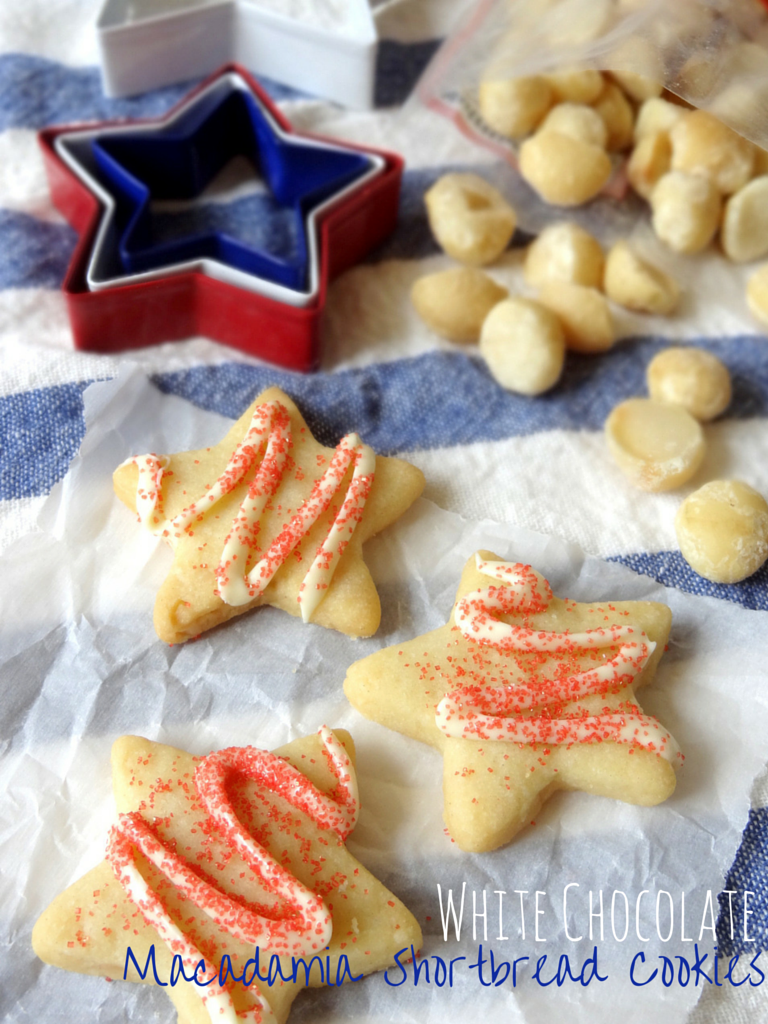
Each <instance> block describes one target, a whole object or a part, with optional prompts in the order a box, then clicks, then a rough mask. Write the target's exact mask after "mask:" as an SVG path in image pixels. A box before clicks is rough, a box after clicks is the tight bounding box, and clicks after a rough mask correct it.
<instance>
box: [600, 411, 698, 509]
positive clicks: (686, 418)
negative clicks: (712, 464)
mask: <svg viewBox="0 0 768 1024" xmlns="http://www.w3.org/2000/svg"><path fill="white" fill-rule="evenodd" d="M605 436H606V439H607V441H608V447H609V449H610V451H611V454H612V455H613V457H614V459H615V460H616V464H617V465H618V467H619V469H621V471H622V472H623V473H624V475H625V476H626V477H627V478H628V479H629V480H630V481H631V482H632V483H633V484H634V485H635V486H636V487H639V488H640V490H642V491H671V490H672V489H673V488H675V487H680V486H681V484H684V483H685V482H686V480H690V478H691V477H692V476H693V474H694V473H695V472H696V470H697V469H698V468H699V466H700V465H701V461H702V459H703V458H704V433H703V431H702V429H701V425H700V424H699V423H698V421H697V420H695V419H694V418H693V416H690V415H689V414H688V413H687V412H686V411H685V409H681V408H680V407H679V406H676V405H665V404H664V403H663V402H655V401H653V400H652V399H650V398H629V399H627V401H626V402H622V403H621V405H617V406H616V408H615V409H614V410H613V412H612V413H611V415H610V416H609V417H608V419H607V420H606V423H605Z"/></svg>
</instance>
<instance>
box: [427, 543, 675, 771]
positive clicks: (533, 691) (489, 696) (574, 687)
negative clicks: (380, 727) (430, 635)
mask: <svg viewBox="0 0 768 1024" xmlns="http://www.w3.org/2000/svg"><path fill="white" fill-rule="evenodd" d="M476 564H477V568H478V570H479V571H480V572H482V573H483V574H484V575H486V576H490V577H492V578H494V579H497V580H500V581H502V582H503V583H504V585H503V586H489V587H483V588H480V589H478V590H474V591H472V592H471V593H469V594H467V595H466V596H465V597H464V598H463V599H462V600H461V601H459V602H458V604H457V607H456V613H455V621H456V625H457V626H458V628H459V629H460V630H461V632H462V635H463V636H464V637H465V638H466V639H468V640H472V641H474V642H475V643H478V644H481V645H484V646H490V647H494V648H495V649H497V650H499V651H509V652H512V651H519V652H523V653H531V652H537V653H547V654H559V655H562V656H563V657H564V658H567V657H572V656H573V655H574V654H575V653H576V652H578V651H588V650H600V649H601V648H604V647H612V646H616V645H619V650H618V652H617V653H616V654H615V655H614V656H613V657H612V658H611V659H610V660H608V661H605V662H603V664H601V665H600V666H598V667H597V668H590V669H587V670H585V671H583V672H576V673H572V674H570V675H568V676H566V677H564V678H559V679H551V680H540V679H537V680H536V681H533V682H528V681H523V682H521V683H515V684H511V685H503V686H488V687H486V686H479V685H477V684H469V685H459V686H456V687H454V688H453V689H452V690H451V691H450V692H449V693H448V694H446V696H445V697H444V698H443V699H442V700H441V701H440V703H439V704H438V705H437V708H436V713H435V721H436V724H437V726H438V728H439V729H440V730H441V731H442V732H443V733H444V734H445V735H446V736H451V737H455V738H463V739H470V738H471V739H484V740H506V741H509V742H515V743H526V744H535V743H544V744H564V745H570V744H572V743H595V742H601V741H603V740H612V741H614V742H617V743H626V744H630V745H632V746H634V747H640V748H643V749H645V750H649V751H653V752H654V753H657V754H659V755H660V756H661V757H663V758H665V759H666V760H668V761H671V762H674V761H677V760H679V761H682V754H681V753H680V750H679V747H678V745H677V743H676V742H675V740H674V738H673V737H672V736H671V734H670V733H669V732H667V730H666V729H664V728H663V726H662V725H661V724H660V722H658V720H657V719H655V718H652V717H651V716H649V715H645V714H643V712H642V711H641V710H640V708H639V707H638V706H637V705H636V704H632V703H630V702H623V703H622V704H620V705H619V707H617V708H614V709H611V710H610V711H609V710H606V711H604V712H602V713H600V714H597V715H595V714H593V713H592V712H590V711H589V710H588V709H586V708H585V707H583V706H581V705H579V704H578V703H576V704H574V702H576V701H578V700H580V699H582V698H584V697H590V696H596V695H605V694H608V693H617V692H618V691H619V690H621V689H624V688H625V687H628V686H630V685H631V684H632V683H633V682H634V680H635V678H636V677H637V676H638V675H639V673H640V672H641V671H642V670H643V668H644V667H645V665H646V664H647V663H648V659H649V658H650V657H651V655H652V654H653V652H654V650H655V649H656V644H655V643H654V642H653V641H651V640H649V639H648V637H647V636H646V635H645V633H643V632H642V631H640V632H639V633H637V632H636V631H635V630H634V629H633V628H632V627H631V626H621V625H616V624H613V625H608V626H605V627H601V628H599V629H589V630H586V631H585V632H583V633H557V632H551V631H548V630H541V629H535V628H531V627H530V626H525V625H521V624H509V623H506V622H503V621H501V620H500V619H499V618H498V616H500V615H510V614H523V615H534V614H536V613H538V612H542V611H545V610H546V609H547V607H548V606H549V603H550V601H551V600H552V591H551V589H550V587H549V584H548V583H547V582H546V580H542V579H540V578H539V577H538V576H537V575H536V573H534V572H533V570H532V569H531V567H530V566H526V565H521V564H519V563H518V564H513V563H510V562H490V561H484V560H483V559H481V558H480V557H479V556H477V558H476ZM566 704H568V705H571V706H570V707H569V708H568V711H567V712H566V713H565V714H563V715H560V714H559V713H560V711H561V710H562V709H563V707H564V705H566ZM537 711H538V712H539V713H538V714H536V713H534V714H530V712H537ZM526 712H528V714H526Z"/></svg>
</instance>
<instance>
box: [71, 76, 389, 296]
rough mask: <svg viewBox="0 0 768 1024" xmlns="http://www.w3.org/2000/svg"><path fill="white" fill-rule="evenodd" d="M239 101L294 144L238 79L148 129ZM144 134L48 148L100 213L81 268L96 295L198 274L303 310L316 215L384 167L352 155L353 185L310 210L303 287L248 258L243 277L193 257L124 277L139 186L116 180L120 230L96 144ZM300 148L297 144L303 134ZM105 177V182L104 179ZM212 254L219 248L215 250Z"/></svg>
mask: <svg viewBox="0 0 768 1024" xmlns="http://www.w3.org/2000/svg"><path fill="white" fill-rule="evenodd" d="M239 95H243V96H247V97H250V96H253V99H254V102H255V103H257V105H258V109H259V111H260V112H262V113H263V119H264V122H265V127H266V128H267V130H269V131H273V132H274V135H275V138H276V139H278V140H279V141H280V142H281V143H282V144H283V145H284V146H290V145H291V143H292V142H293V141H294V140H293V138H292V135H293V133H292V132H288V131H285V130H284V129H283V128H282V127H281V125H280V124H279V123H278V121H276V120H275V119H274V118H273V117H272V116H271V113H270V111H269V109H268V106H267V105H266V104H264V102H263V101H262V100H261V98H260V97H259V96H257V95H255V94H253V93H252V91H251V89H250V88H249V85H248V83H247V81H246V80H245V79H244V77H243V76H242V75H239V74H236V73H229V74H226V75H220V76H218V77H217V78H216V79H214V80H213V81H212V82H210V84H209V85H208V86H207V87H206V88H204V89H203V90H202V91H201V92H200V93H198V94H195V95H191V96H189V97H187V99H185V100H184V101H182V103H181V104H180V105H179V106H178V108H177V109H176V110H175V112H174V113H173V114H172V116H170V117H169V118H167V119H166V120H164V121H163V122H160V123H158V124H156V125H155V126H154V127H155V129H156V131H157V132H159V133H160V132H165V131H166V129H167V130H169V131H170V132H173V131H174V129H175V128H176V126H177V125H179V124H181V123H182V122H183V120H184V118H187V117H188V116H189V114H190V111H191V112H193V113H194V111H195V110H196V109H197V108H198V105H199V104H201V105H205V106H211V105H212V106H216V105H218V104H220V103H221V102H222V101H224V102H225V101H226V100H227V98H228V97H231V96H239ZM148 130H150V128H148V127H147V125H145V124H136V125H129V126H119V127H114V128H106V129H103V128H96V129H90V130H87V131H77V132H63V133H62V134H60V135H58V136H57V137H56V139H55V140H54V143H53V144H54V148H55V151H56V153H57V155H58V156H59V157H60V158H61V159H62V160H63V161H65V162H66V163H67V165H68V167H70V168H71V169H72V170H73V171H74V173H75V174H77V176H78V177H79V178H80V180H81V181H82V182H83V183H84V184H85V185H86V186H87V187H88V188H89V189H90V190H91V191H92V193H93V194H94V195H95V196H97V197H98V199H99V202H100V203H101V205H102V207H103V211H104V212H103V216H102V218H101V221H100V223H99V226H98V230H97V232H96V237H95V239H94V242H93V248H92V251H91V257H90V260H89V262H88V267H87V270H86V282H87V285H88V288H89V289H90V290H91V291H99V290H101V289H104V288H111V287H115V286H118V285H131V284H138V283H139V282H142V281H154V280H157V279H158V278H161V276H164V275H165V274H169V273H183V272H185V271H200V272H202V273H206V274H208V275H209V276H212V278H215V279H217V280H218V281H223V282H226V283H228V284H231V285H236V286H237V287H239V288H244V289H246V290H248V291H251V292H255V293H257V294H260V295H266V296H268V297H270V298H272V299H275V300H276V301H279V302H287V303H289V304H290V305H294V306H306V305H309V304H310V303H311V302H313V301H316V299H317V295H318V291H319V275H321V261H319V245H318V238H317V234H318V223H319V222H321V220H322V218H323V216H324V215H325V214H326V213H327V212H328V210H329V209H331V208H332V206H333V205H335V204H336V203H338V202H341V201H342V200H343V199H345V198H346V197H347V196H349V195H351V194H352V193H353V191H354V190H355V189H356V188H358V187H360V186H361V185H364V184H366V183H368V182H370V181H372V180H373V179H374V178H375V177H376V176H377V175H378V174H381V173H382V172H383V170H384V169H385V166H386V165H385V161H384V159H383V158H382V157H381V156H379V155H378V154H371V155H370V156H369V155H368V154H360V155H357V154H356V153H355V154H354V158H355V162H358V167H357V169H358V171H359V172H361V173H359V174H358V176H357V177H356V178H355V179H354V180H352V181H350V182H348V183H347V184H346V185H343V186H342V187H341V188H340V189H338V190H337V191H336V194H335V195H333V196H331V197H329V198H328V199H326V200H324V201H323V202H319V203H317V204H316V205H314V206H312V208H311V209H310V210H309V212H308V214H307V216H306V222H305V225H304V227H303V233H304V234H305V238H306V260H307V264H308V273H307V281H306V283H305V284H304V285H301V284H299V286H298V287H290V286H289V285H286V284H284V283H281V282H280V281H274V280H272V278H271V275H269V274H268V273H264V272H259V270H263V269H264V264H263V261H262V262H260V263H259V262H258V261H254V260H251V263H250V265H251V270H250V271H249V270H247V269H244V268H243V267H239V266H232V265H229V264H227V263H225V262H223V261H222V260H221V259H217V258H211V257H195V256H194V257H193V258H186V259H183V258H182V259H179V260H178V261H177V262H173V261H171V262H168V261H165V260H163V261H162V265H161V266H160V267H155V268H153V269H145V270H142V271H139V272H129V273H126V272H125V267H124V262H125V261H124V260H123V259H122V258H121V253H120V248H121V244H122V241H123V238H124V236H125V233H126V231H130V230H131V228H132V227H133V224H134V222H135V220H136V214H138V213H139V212H140V211H139V210H138V209H137V204H138V203H139V202H141V195H140V194H141V190H142V183H141V182H140V181H137V180H136V178H135V177H133V176H132V175H126V174H125V172H123V180H124V179H125V177H130V178H132V180H133V185H132V186H131V185H129V187H132V188H133V204H132V205H133V206H134V215H133V217H132V218H131V221H130V222H129V224H128V225H127V227H126V230H125V231H121V229H120V225H119V222H118V206H119V204H118V201H117V200H116V198H115V196H114V188H113V187H111V186H110V184H109V181H105V180H104V175H103V173H102V172H103V163H102V162H101V161H100V160H99V148H98V146H99V140H103V142H106V143H108V144H109V142H110V140H111V139H113V138H116V139H121V140H130V138H131V136H134V137H135V138H137V139H138V138H141V137H145V136H146V134H147V131H148ZM301 145H302V146H303V145H304V139H303V136H302V141H301ZM306 145H308V146H309V147H310V148H312V147H314V148H316V150H317V151H318V152H319V151H324V150H326V148H329V150H331V152H332V153H334V154H344V153H349V151H348V150H347V151H345V150H344V148H343V147H341V146H338V145H333V144H332V143H328V144H327V143H325V142H321V141H317V140H315V139H307V140H306ZM102 152H103V151H102ZM193 158H194V161H195V162H196V163H198V164H200V163H201V161H202V160H203V159H204V156H203V155H202V154H201V152H200V147H199V146H198V147H196V148H195V150H194V152H193ZM103 159H104V158H103V157H102V158H101V160H102V161H103ZM106 159H108V160H110V161H111V169H112V171H113V173H115V174H120V170H121V169H120V167H119V165H117V166H116V164H117V162H116V161H115V160H114V158H111V157H110V156H109V155H106ZM106 177H108V178H109V174H108V175H106ZM197 241H198V237H196V239H195V240H193V243H191V244H187V255H188V254H189V253H194V252H195V243H196V242H197ZM217 248H219V250H220V249H221V247H220V246H219V247H217ZM199 251H200V249H199ZM178 252H179V249H178V247H176V253H178ZM161 256H162V252H157V247H156V258H161Z"/></svg>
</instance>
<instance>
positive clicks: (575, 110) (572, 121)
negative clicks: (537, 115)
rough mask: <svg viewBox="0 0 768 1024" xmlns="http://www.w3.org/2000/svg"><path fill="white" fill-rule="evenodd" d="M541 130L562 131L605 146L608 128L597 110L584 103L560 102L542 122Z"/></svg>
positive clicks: (592, 143)
mask: <svg viewBox="0 0 768 1024" xmlns="http://www.w3.org/2000/svg"><path fill="white" fill-rule="evenodd" d="M539 131H540V132H546V131H552V132H560V134H561V135H569V136H570V137H571V138H572V139H577V140H578V141H580V142H588V143H589V144H590V145H591V146H600V148H601V149H604V148H605V145H606V143H607V141H608V130H607V129H606V127H605V121H604V120H603V119H602V117H600V115H599V114H598V113H597V111H596V110H594V109H593V108H592V107H588V106H586V105H585V104H583V103H558V105H557V106H556V107H552V109H551V110H550V112H549V113H548V114H547V116H546V117H545V118H544V120H543V121H542V122H541V126H540V127H539Z"/></svg>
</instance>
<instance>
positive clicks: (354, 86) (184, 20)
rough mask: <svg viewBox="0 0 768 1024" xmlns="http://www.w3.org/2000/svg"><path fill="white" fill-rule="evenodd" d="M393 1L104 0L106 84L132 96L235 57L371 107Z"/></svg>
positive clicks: (281, 78)
mask: <svg viewBox="0 0 768 1024" xmlns="http://www.w3.org/2000/svg"><path fill="white" fill-rule="evenodd" d="M384 6H386V0H311V2H303V3H302V2H300V0H295V2H293V3H291V2H290V0H105V3H104V5H103V7H102V9H101V13H100V15H99V18H98V21H97V25H96V31H97V35H98V41H99V50H100V52H101V68H102V81H103V86H104V92H105V93H106V94H107V96H130V95H133V94H135V93H139V92H145V91H146V90H148V89H156V88H158V87H159V86H162V85H170V84H171V83H172V82H184V81H186V80H188V79H189V78H190V77H193V76H196V75H205V74H208V73H209V72H211V71H213V69H214V68H216V67H218V66H219V65H220V64H223V63H225V62H227V61H235V62H237V63H239V64H244V65H245V66H247V67H251V68H254V69H257V70H258V72H259V73H260V74H262V75H267V76H268V77H270V78H273V79H275V80H276V81H278V82H284V83H285V84H287V85H290V86H293V87H295V88H297V89H300V90H304V91H306V92H310V93H313V94H314V95H318V96H326V97H328V98H329V99H332V100H336V101H337V102H338V103H343V104H344V105H345V106H350V107H356V108H360V109H367V108H371V107H372V106H373V100H374V83H375V72H376V53H377V45H378V34H377V30H376V22H375V18H376V13H377V11H376V8H378V7H382V8H383V7H384Z"/></svg>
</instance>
